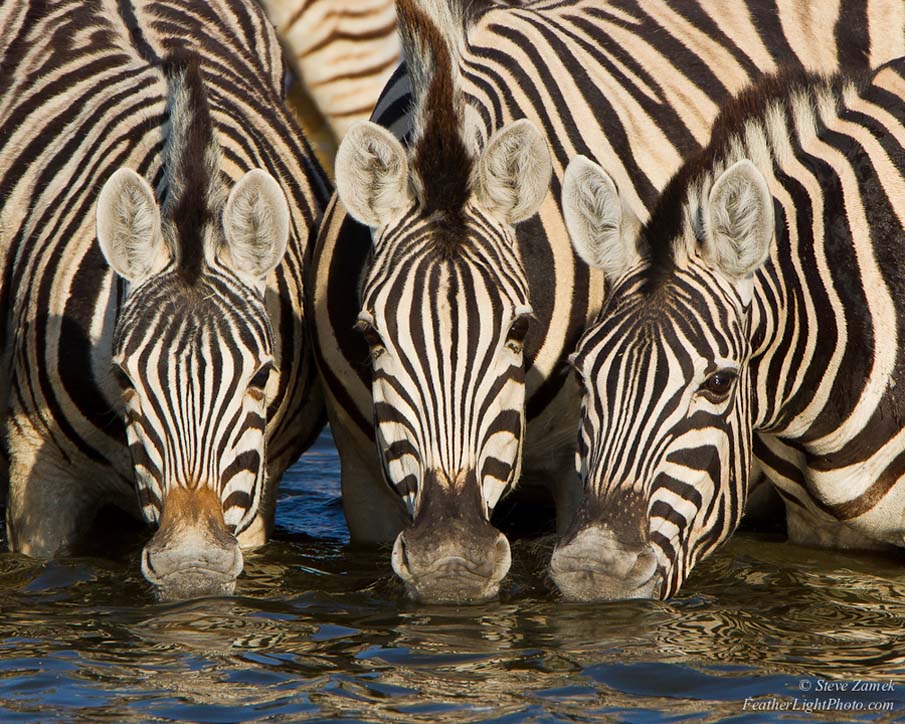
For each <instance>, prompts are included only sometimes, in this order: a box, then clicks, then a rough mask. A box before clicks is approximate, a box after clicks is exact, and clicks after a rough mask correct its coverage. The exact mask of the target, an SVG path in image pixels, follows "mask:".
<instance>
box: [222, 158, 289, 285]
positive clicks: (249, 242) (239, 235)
mask: <svg viewBox="0 0 905 724" xmlns="http://www.w3.org/2000/svg"><path fill="white" fill-rule="evenodd" d="M223 231H224V234H225V236H226V247H227V250H228V251H229V259H228V260H224V261H225V262H226V263H227V264H229V266H231V267H232V269H233V271H235V272H236V273H237V274H240V275H243V276H245V277H247V278H249V279H250V280H251V281H252V282H253V283H255V284H260V283H263V281H264V279H265V278H266V277H267V275H268V274H269V273H270V272H271V271H272V270H273V269H274V268H275V267H276V266H277V265H278V264H279V263H280V261H282V259H283V255H284V254H285V253H286V244H287V243H288V241H289V205H288V204H287V203H286V196H285V194H284V193H283V189H281V188H280V185H279V184H278V183H277V182H276V180H275V179H274V178H273V176H271V175H270V174H269V173H267V172H266V171H262V170H261V169H258V168H256V169H253V170H251V171H249V172H248V173H246V174H245V175H244V176H243V177H242V178H240V179H239V180H238V182H237V183H236V185H235V186H233V189H232V191H230V193H229V198H228V199H227V200H226V207H225V208H224V209H223Z"/></svg>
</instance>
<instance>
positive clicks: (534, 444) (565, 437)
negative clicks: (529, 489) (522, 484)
mask: <svg viewBox="0 0 905 724" xmlns="http://www.w3.org/2000/svg"><path fill="white" fill-rule="evenodd" d="M578 410H579V400H578V397H577V396H576V395H575V394H574V391H573V390H572V389H571V385H564V386H563V389H562V390H561V391H560V393H559V395H558V399H557V400H555V401H554V402H552V403H551V404H550V405H549V406H548V407H547V409H546V410H545V411H544V413H543V415H542V416H541V417H539V418H537V419H535V420H531V421H530V423H529V425H528V427H527V430H526V435H525V445H524V447H523V453H522V480H523V481H531V482H536V483H537V484H540V485H543V486H544V487H546V488H547V489H548V490H549V491H550V494H551V495H552V496H553V502H554V504H555V506H556V533H557V535H562V534H563V533H564V532H565V530H566V529H567V528H568V527H569V525H571V523H572V519H573V518H574V517H575V511H576V510H577V509H578V503H579V500H580V498H581V488H580V486H579V484H578V475H577V473H576V472H575V446H576V441H577V439H578V432H577V430H578Z"/></svg>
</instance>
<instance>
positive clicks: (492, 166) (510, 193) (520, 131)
mask: <svg viewBox="0 0 905 724" xmlns="http://www.w3.org/2000/svg"><path fill="white" fill-rule="evenodd" d="M552 173H553V166H552V164H551V162H550V149H549V148H547V142H546V141H545V140H544V137H543V136H542V135H541V132H540V131H538V130H537V126H535V125H534V124H533V123H531V121H529V120H526V119H524V118H523V119H521V120H519V121H515V122H514V123H510V124H508V125H506V126H504V127H503V128H501V129H500V130H498V131H497V132H496V133H494V134H493V136H491V138H490V141H489V142H488V143H487V147H486V148H485V149H484V151H483V152H482V153H481V158H480V159H479V160H478V185H477V190H478V197H479V200H480V202H481V203H482V205H483V206H485V207H486V208H487V209H488V210H489V211H491V212H493V213H494V214H496V215H497V216H499V217H500V218H501V219H502V220H503V221H505V222H507V223H509V224H515V223H517V222H519V221H523V220H524V219H527V218H528V217H529V216H531V215H532V214H534V213H535V212H536V211H537V209H538V207H539V206H540V205H541V202H542V201H543V200H544V197H545V196H546V195H547V190H548V189H549V188H550V175H551V174H552Z"/></svg>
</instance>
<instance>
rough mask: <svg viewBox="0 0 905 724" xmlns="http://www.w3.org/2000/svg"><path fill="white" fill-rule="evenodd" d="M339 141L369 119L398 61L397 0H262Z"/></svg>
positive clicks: (308, 92)
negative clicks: (349, 131)
mask: <svg viewBox="0 0 905 724" xmlns="http://www.w3.org/2000/svg"><path fill="white" fill-rule="evenodd" d="M261 4H262V5H263V6H264V9H265V10H266V11H267V15H268V16H269V17H270V19H271V20H272V21H273V23H274V25H275V26H276V29H277V33H278V34H279V36H280V38H281V39H282V40H283V42H284V43H285V45H286V46H287V51H288V55H289V56H290V61H291V63H292V65H293V68H294V70H295V72H296V74H297V76H298V78H299V80H300V81H301V82H302V84H303V86H304V89H305V91H306V92H307V94H308V95H310V97H311V99H312V100H313V101H314V105H315V106H316V108H317V110H318V111H319V112H320V114H321V115H322V116H323V117H324V120H326V122H327V123H328V124H329V126H330V129H331V130H332V133H333V137H334V139H335V140H336V142H339V141H341V140H342V138H343V136H345V135H346V131H348V130H349V127H350V126H351V125H352V124H353V123H355V122H356V121H363V120H367V118H368V116H370V115H371V111H373V110H374V104H375V103H376V102H377V97H378V96H379V95H380V91H381V89H382V88H383V86H384V85H385V83H386V82H387V80H388V79H389V77H390V75H391V74H392V73H393V71H394V70H395V69H396V66H397V65H398V63H399V54H400V49H399V37H398V35H397V33H396V10H395V7H394V2H393V0H326V2H325V1H324V0H261Z"/></svg>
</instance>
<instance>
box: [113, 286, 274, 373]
mask: <svg viewBox="0 0 905 724" xmlns="http://www.w3.org/2000/svg"><path fill="white" fill-rule="evenodd" d="M165 338H169V339H175V338H178V339H179V340H181V341H182V343H183V344H184V345H192V346H216V347H219V348H220V349H222V350H223V352H224V353H227V352H228V351H230V350H236V349H237V348H239V347H242V348H245V349H248V350H250V351H251V352H252V354H253V355H254V356H255V357H259V358H263V357H266V356H267V355H269V354H270V350H271V348H272V346H273V339H272V331H271V328H270V322H269V318H268V317H267V311H266V309H265V307H264V304H263V302H262V301H261V300H260V299H259V298H258V297H257V296H256V295H255V294H254V293H253V292H252V291H251V290H250V289H247V288H245V287H244V286H243V285H241V284H239V283H237V282H233V281H231V280H226V279H223V278H220V277H219V276H214V275H212V274H209V273H206V274H203V275H202V276H200V277H199V280H198V281H197V282H195V283H194V284H189V283H187V282H186V281H185V279H184V278H183V276H182V275H181V274H180V273H178V272H171V273H169V274H163V275H160V276H159V277H157V278H155V279H152V280H151V281H149V282H148V283H146V284H144V285H143V286H142V287H140V288H139V289H138V290H136V291H135V293H133V294H132V295H130V296H129V298H128V299H127V300H126V302H125V304H124V305H123V309H122V312H121V315H120V320H119V324H118V326H117V332H116V339H115V340H114V345H115V347H116V348H117V349H119V350H120V351H121V353H122V354H129V353H130V352H131V351H135V349H137V348H139V347H144V346H146V345H147V344H148V343H154V342H160V341H161V340H162V339H165Z"/></svg>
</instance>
